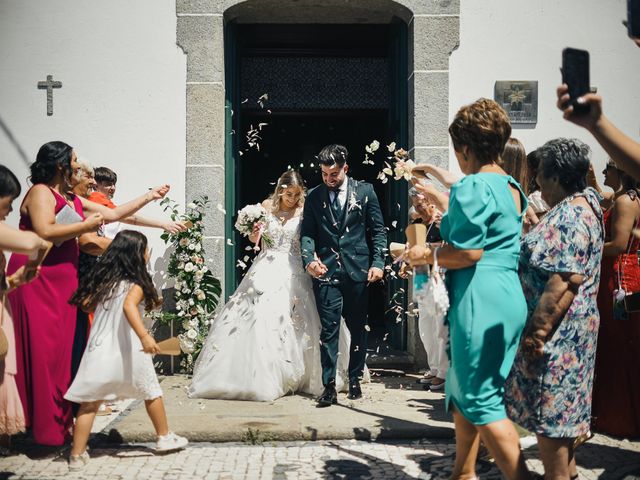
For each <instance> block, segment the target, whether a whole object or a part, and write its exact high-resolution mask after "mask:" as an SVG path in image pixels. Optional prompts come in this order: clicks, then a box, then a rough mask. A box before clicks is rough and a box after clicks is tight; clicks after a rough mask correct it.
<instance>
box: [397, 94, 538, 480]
mask: <svg viewBox="0 0 640 480" xmlns="http://www.w3.org/2000/svg"><path fill="white" fill-rule="evenodd" d="M449 133H450V135H451V138H452V140H453V146H454V150H455V154H456V157H457V159H458V162H459V164H460V169H461V170H462V172H463V173H465V174H466V175H467V176H466V177H464V178H463V179H462V180H460V181H459V182H458V183H456V184H454V185H453V186H452V187H451V195H450V200H449V208H448V211H447V212H446V213H445V215H444V216H443V218H442V223H441V227H440V232H441V235H442V238H443V239H444V240H445V241H446V245H445V246H443V247H441V248H438V252H437V255H438V262H439V263H440V265H441V266H443V267H446V268H447V269H448V272H447V289H448V291H449V300H450V303H451V307H450V309H449V313H448V315H447V322H448V324H449V328H450V361H451V366H450V368H449V371H448V373H447V380H446V384H445V385H446V387H445V392H446V405H447V408H448V409H450V410H452V411H453V417H454V422H455V427H456V461H455V466H454V470H453V474H452V478H473V477H475V462H476V457H477V453H478V447H479V444H480V439H482V441H483V442H484V444H485V445H486V446H487V448H488V449H489V452H490V453H491V455H492V456H493V457H494V458H495V460H496V463H497V464H498V467H499V468H500V469H501V470H502V473H503V474H504V475H505V477H506V478H509V479H521V478H529V472H528V470H527V467H526V465H525V463H524V457H523V456H522V452H521V451H520V445H519V439H518V434H517V432H516V430H515V428H514V427H513V424H512V423H511V422H510V421H509V420H508V419H507V415H506V411H505V405H504V383H505V380H506V378H507V376H508V374H509V371H510V369H511V366H512V364H513V360H514V357H515V354H516V350H517V347H518V343H519V340H520V334H521V333H522V329H523V327H524V324H525V320H526V315H527V306H526V302H525V299H524V295H523V293H522V288H521V286H520V281H519V279H518V272H517V268H518V257H519V252H520V236H521V233H522V218H523V212H524V211H525V210H526V208H527V199H526V196H525V194H524V193H523V191H522V189H521V188H520V186H519V185H518V183H517V182H516V181H515V180H514V179H513V178H511V177H510V176H508V175H507V174H506V173H505V172H504V170H502V168H501V167H500V153H501V152H502V150H503V148H504V145H505V143H506V142H507V140H508V139H509V136H510V135H511V126H510V124H509V119H508V116H507V114H506V112H505V111H504V110H503V109H502V108H501V107H500V106H499V105H498V104H497V103H496V102H494V101H493V100H487V99H480V100H478V101H477V102H475V103H473V104H471V105H468V106H465V107H463V108H461V109H460V111H459V112H458V113H457V115H456V117H455V119H454V120H453V123H452V124H451V126H450V127H449ZM418 188H420V187H418ZM409 257H410V258H411V259H412V264H414V265H415V264H423V263H432V262H433V251H432V249H431V248H430V247H429V246H426V247H422V246H418V247H413V248H412V249H411V250H410V252H409Z"/></svg>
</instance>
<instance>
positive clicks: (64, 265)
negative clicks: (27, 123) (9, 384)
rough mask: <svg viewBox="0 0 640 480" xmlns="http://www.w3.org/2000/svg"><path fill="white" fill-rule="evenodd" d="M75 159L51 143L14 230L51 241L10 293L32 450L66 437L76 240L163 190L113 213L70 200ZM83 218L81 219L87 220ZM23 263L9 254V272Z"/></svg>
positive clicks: (64, 146) (33, 172)
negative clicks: (32, 273)
mask: <svg viewBox="0 0 640 480" xmlns="http://www.w3.org/2000/svg"><path fill="white" fill-rule="evenodd" d="M76 162H77V158H76V154H75V152H74V151H73V148H72V147H70V146H69V145H67V144H66V143H64V142H49V143H46V144H45V145H43V146H42V147H41V148H40V150H39V151H38V155H37V158H36V161H35V162H34V163H33V164H32V165H31V182H32V183H33V184H34V185H33V187H31V188H30V189H29V191H28V192H27V194H26V196H25V198H24V200H23V202H22V205H21V206H20V229H21V230H31V231H34V232H35V233H37V234H38V235H39V236H41V237H42V238H44V239H46V240H49V241H51V242H53V244H54V247H53V248H52V249H51V251H50V252H49V255H48V256H47V257H46V259H45V261H44V263H43V264H42V269H41V272H40V276H39V277H38V278H37V279H36V280H35V281H33V282H32V283H30V284H29V285H25V286H24V287H23V288H20V289H17V290H15V291H13V292H11V293H10V294H9V300H10V302H11V308H12V310H13V318H14V323H15V336H16V356H17V375H16V383H17V385H18V391H19V392H20V399H21V401H22V405H23V407H24V411H25V421H26V425H27V427H31V430H32V435H33V437H34V440H35V441H36V443H39V444H43V445H62V444H63V443H64V442H65V441H66V440H68V439H69V438H70V427H71V425H72V423H73V417H72V412H71V404H70V403H69V402H68V401H66V400H65V399H64V398H63V395H64V393H65V392H66V391H67V389H68V388H69V385H70V383H71V352H72V346H73V337H74V329H75V323H76V307H74V306H72V305H69V299H70V298H71V295H72V294H73V292H74V291H75V290H76V288H77V286H78V280H77V276H78V272H77V269H78V254H79V252H78V240H77V239H78V237H79V236H80V235H83V234H85V233H88V232H94V231H96V230H97V229H98V227H99V226H100V225H101V224H102V223H103V222H113V221H117V220H119V219H120V218H122V217H124V216H127V215H130V214H131V213H133V212H135V211H137V210H138V209H140V208H142V207H143V206H144V205H146V204H147V203H149V202H150V201H152V200H155V199H158V198H162V197H163V196H164V195H165V194H166V192H167V191H168V189H169V187H168V185H165V186H162V187H157V188H155V189H153V190H149V191H148V192H147V193H146V194H145V195H142V196H141V197H138V198H136V199H135V200H132V201H130V202H128V203H125V204H123V205H120V206H119V207H118V208H116V209H113V210H112V209H109V208H106V207H103V206H102V205H98V204H95V203H93V202H90V201H88V200H85V199H82V198H80V197H77V196H75V195H73V194H72V193H69V192H71V190H72V188H73V186H74V185H75V183H77V173H78V172H77V163H76ZM85 214H86V215H87V216H86V218H85ZM26 262H27V257H26V256H25V255H18V254H13V255H12V256H11V259H10V260H9V267H8V269H7V273H8V274H11V273H13V272H15V271H16V270H18V269H19V268H20V267H21V266H23V265H24V264H25V263H26Z"/></svg>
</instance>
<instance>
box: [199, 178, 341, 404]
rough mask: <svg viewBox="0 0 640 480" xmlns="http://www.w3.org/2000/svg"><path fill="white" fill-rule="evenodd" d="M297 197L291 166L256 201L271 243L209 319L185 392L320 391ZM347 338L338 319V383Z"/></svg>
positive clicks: (253, 395) (256, 395)
mask: <svg viewBox="0 0 640 480" xmlns="http://www.w3.org/2000/svg"><path fill="white" fill-rule="evenodd" d="M303 203H304V183H303V180H302V177H301V176H300V174H299V173H298V172H297V171H295V170H289V171H287V172H285V173H283V174H282V175H281V176H280V178H279V179H278V183H277V185H276V189H275V191H274V193H273V194H272V195H271V197H269V199H267V200H265V201H264V202H263V203H262V205H263V207H264V208H265V209H266V210H267V212H268V215H267V225H266V227H265V230H264V235H265V236H268V237H269V238H270V239H271V240H272V242H270V243H272V245H270V246H269V247H267V246H266V245H265V242H262V244H263V248H262V251H261V252H260V254H259V255H258V256H257V257H256V259H255V261H254V262H253V265H252V266H251V268H250V269H249V270H248V272H247V274H246V275H245V277H244V278H243V280H242V282H241V283H240V285H239V286H238V289H237V290H236V291H235V293H234V294H233V295H232V296H231V297H230V298H229V302H228V303H227V304H226V305H225V306H224V307H223V308H222V310H221V311H220V313H219V314H218V315H217V318H216V319H215V320H214V321H213V323H212V324H211V329H210V330H209V335H208V337H207V340H206V341H205V344H204V346H203V349H202V351H201V352H200V355H199V356H198V360H197V361H196V365H195V368H194V372H193V380H192V383H191V386H190V387H189V397H192V398H193V397H198V398H221V399H236V400H258V401H272V400H275V399H276V398H279V397H282V396H283V395H286V394H287V393H293V392H305V393H310V394H313V395H319V394H320V393H321V392H322V390H323V386H322V368H321V366H320V318H319V316H318V312H317V310H316V304H315V299H314V296H313V289H312V283H311V278H310V277H309V276H308V275H307V273H306V272H305V271H304V269H303V267H302V259H301V256H300V220H301V215H302V206H303ZM250 238H251V237H250ZM349 343H350V338H349V331H348V329H347V328H346V326H345V324H344V320H342V321H341V328H340V347H339V352H340V353H338V355H339V357H338V375H337V377H338V378H337V379H336V380H337V381H336V383H337V387H338V389H340V388H341V387H342V385H344V381H343V379H344V378H346V377H347V374H346V371H347V369H348V366H349V348H348V346H349Z"/></svg>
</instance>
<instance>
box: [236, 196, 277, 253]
mask: <svg viewBox="0 0 640 480" xmlns="http://www.w3.org/2000/svg"><path fill="white" fill-rule="evenodd" d="M266 226H267V211H266V210H265V209H264V207H263V206H262V205H260V204H259V203H256V204H255V205H247V206H246V207H244V208H243V209H242V210H240V211H239V212H238V218H237V219H236V225H235V227H236V230H238V231H239V232H240V234H241V235H242V236H243V237H248V236H249V235H251V234H252V233H253V231H254V230H255V229H256V228H257V230H258V238H257V239H256V247H257V246H258V244H259V243H260V240H262V241H263V242H264V244H265V245H266V246H267V247H271V246H273V239H271V237H269V235H267V234H265V232H264V229H265V227H266Z"/></svg>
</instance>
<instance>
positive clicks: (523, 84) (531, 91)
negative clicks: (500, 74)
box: [493, 80, 538, 124]
mask: <svg viewBox="0 0 640 480" xmlns="http://www.w3.org/2000/svg"><path fill="white" fill-rule="evenodd" d="M493 97H494V100H495V101H496V102H498V103H499V104H500V105H501V106H502V108H504V109H505V110H506V111H507V113H508V114H509V118H510V120H511V123H512V124H535V123H537V122H538V81H537V80H535V81H519V80H498V81H496V84H495V88H494V92H493Z"/></svg>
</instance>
